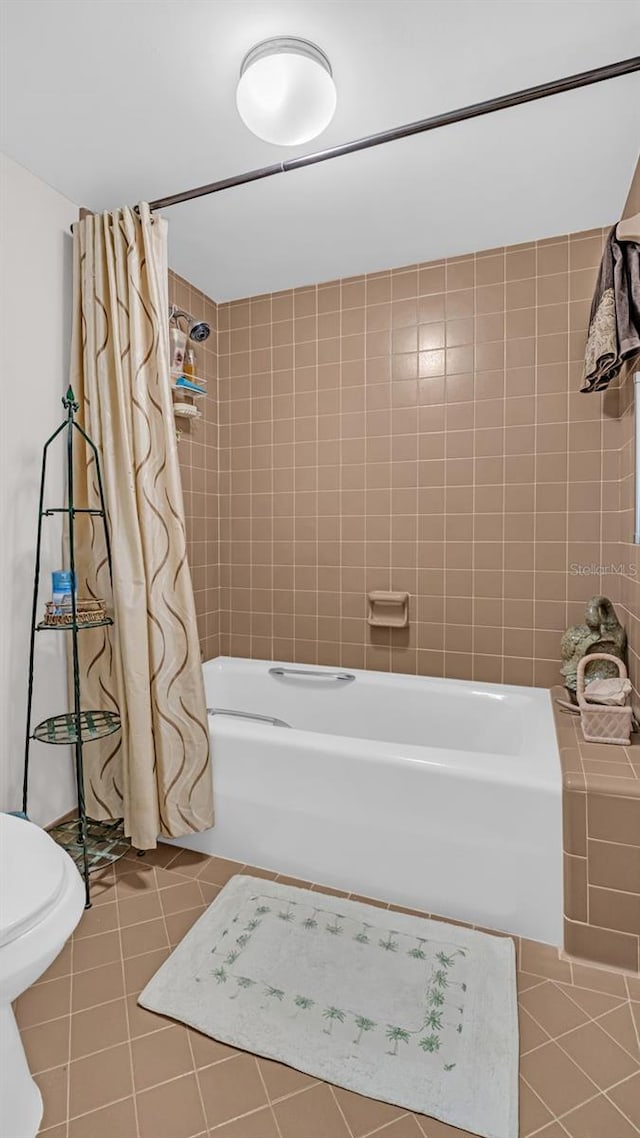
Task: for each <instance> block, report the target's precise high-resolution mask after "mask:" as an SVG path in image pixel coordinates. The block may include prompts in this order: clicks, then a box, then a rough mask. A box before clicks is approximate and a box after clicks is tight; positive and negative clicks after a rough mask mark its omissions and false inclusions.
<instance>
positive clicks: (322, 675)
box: [269, 668, 356, 684]
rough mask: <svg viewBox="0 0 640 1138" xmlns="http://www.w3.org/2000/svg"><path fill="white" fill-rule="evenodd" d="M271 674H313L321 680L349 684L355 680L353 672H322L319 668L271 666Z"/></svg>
mask: <svg viewBox="0 0 640 1138" xmlns="http://www.w3.org/2000/svg"><path fill="white" fill-rule="evenodd" d="M269 675H270V676H313V677H317V678H318V679H321V680H341V681H342V683H345V684H348V683H351V681H352V680H355V678H356V677H355V676H354V675H353V674H352V673H351V672H322V671H320V669H319V668H269Z"/></svg>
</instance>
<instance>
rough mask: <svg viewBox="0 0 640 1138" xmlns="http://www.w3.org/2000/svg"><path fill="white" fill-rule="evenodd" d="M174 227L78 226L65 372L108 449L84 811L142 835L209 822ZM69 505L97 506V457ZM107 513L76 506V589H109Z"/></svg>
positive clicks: (152, 839) (146, 214) (137, 216)
mask: <svg viewBox="0 0 640 1138" xmlns="http://www.w3.org/2000/svg"><path fill="white" fill-rule="evenodd" d="M166 243H167V227H166V222H165V221H164V220H162V219H161V218H153V219H152V218H151V215H150V211H149V207H148V205H146V203H141V205H140V206H139V207H138V212H136V211H134V210H131V209H128V208H124V209H120V210H116V211H114V212H113V213H104V214H102V215H89V216H87V217H85V218H83V219H82V221H80V222H79V223H78V224H77V225H76V226H75V227H74V331H73V346H72V363H71V383H72V386H73V389H74V391H75V393H76V397H77V398H78V400H79V403H80V413H79V418H80V421H81V423H82V425H83V426H84V428H85V430H86V431H87V433H88V434H89V435H90V436H91V437H92V438H93V440H94V442H95V443H96V445H97V447H98V449H99V452H100V458H101V464H102V473H103V481H104V490H105V497H106V502H107V513H108V521H109V529H110V534H111V544H112V549H113V574H114V578H113V615H114V622H115V623H114V626H113V628H105V629H102V628H101V629H95V630H92V631H85V632H83V633H82V634H81V637H80V641H81V644H80V650H81V667H82V675H83V681H82V691H83V702H84V703H85V706H91V707H96V708H97V707H104V708H111V709H114V708H117V709H119V711H120V715H121V718H122V732H121V735H120V736H115V740H116V741H115V743H114V741H113V740H114V736H111V737H110V738H108V739H105V740H102V741H101V742H94V743H91V744H90V745H88V746H87V747H86V748H85V752H84V753H85V780H86V796H87V809H88V812H89V814H90V815H91V816H92V817H95V818H119V817H124V819H125V828H126V832H127V834H128V835H129V836H130V837H131V840H132V842H133V844H134V845H135V846H137V847H138V848H140V849H148V848H151V847H153V846H154V845H155V843H156V837H157V836H158V834H162V835H164V836H167V837H179V836H180V835H184V834H189V833H193V832H195V831H198V830H203V829H207V828H209V827H210V826H211V825H213V798H212V779H211V769H210V755H209V731H208V725H207V712H206V703H205V695H204V685H203V678H202V665H201V661H200V649H199V641H198V631H197V626H196V614H195V605H194V599H193V589H192V584H191V575H190V572H189V566H188V563H187V548H186V534H185V523H184V510H183V502H182V489H181V483H180V471H179V465H178V456H177V450H176V438H175V427H174V419H173V412H172V404H171V389H170V377H169V345H168V324H167V311H168V298H167V260H166ZM81 462H82V465H81V466H79V467H78V468H77V469H76V471H75V480H76V484H77V492H76V504H77V506H80V507H89V508H95V507H96V506H97V504H98V497H97V485H96V472H95V464H94V463H93V462H92V461H89V462H88V463H85V460H84V457H83V458H82V459H81ZM100 531H101V526H97V525H95V524H94V520H93V519H92V518H91V516H90V515H86V514H85V515H79V518H78V527H77V533H78V549H77V554H76V563H77V566H78V590H79V593H80V595H88V596H100V597H107V598H108V597H109V596H110V595H111V588H110V584H109V579H108V565H107V560H106V551H105V549H104V544H103V539H102V534H101V532H100Z"/></svg>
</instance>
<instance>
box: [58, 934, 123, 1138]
mask: <svg viewBox="0 0 640 1138" xmlns="http://www.w3.org/2000/svg"><path fill="white" fill-rule="evenodd" d="M116 916H117V914H116ZM81 919H82V918H81ZM70 942H71V946H70V949H69V969H70V972H69V1047H68V1050H67V1062H68V1066H67V1110H66V1114H67V1117H66V1119H65V1131H66V1138H69V1115H70V1114H71V1054H72V1038H73V1035H72V1033H73V957H74V936H73V933H72V934H71V937H70Z"/></svg>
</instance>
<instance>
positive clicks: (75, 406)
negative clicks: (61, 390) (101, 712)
mask: <svg viewBox="0 0 640 1138" xmlns="http://www.w3.org/2000/svg"><path fill="white" fill-rule="evenodd" d="M62 406H63V407H66V409H67V411H68V412H69V418H71V413H72V412H73V411H79V410H80V404H79V403H76V397H75V395H74V394H73V388H72V386H71V384H69V386H68V388H67V394H66V395H63V396H62Z"/></svg>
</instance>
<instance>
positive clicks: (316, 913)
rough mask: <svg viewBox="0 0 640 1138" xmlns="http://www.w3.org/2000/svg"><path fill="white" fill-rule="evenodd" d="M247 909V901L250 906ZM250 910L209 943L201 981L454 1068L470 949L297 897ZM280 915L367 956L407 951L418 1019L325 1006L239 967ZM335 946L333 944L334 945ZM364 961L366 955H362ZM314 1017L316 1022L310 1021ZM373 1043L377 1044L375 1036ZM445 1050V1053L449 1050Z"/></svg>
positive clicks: (328, 1030)
mask: <svg viewBox="0 0 640 1138" xmlns="http://www.w3.org/2000/svg"><path fill="white" fill-rule="evenodd" d="M245 908H246V907H245ZM249 908H250V911H249V909H247V911H245V912H242V913H238V914H236V916H235V917H233V919H232V920H231V921H230V922H229V925H228V927H227V928H225V929H224V930H223V931H222V933H221V935H220V938H219V941H218V942H217V943H216V944H214V945H213V947H212V948H211V952H210V955H211V956H212V957H213V958H214V959H213V961H212V967H211V968H210V969H209V970H208V972H207V974H206V975H201V976H198V977H197V980H198V982H199V983H203V982H206V981H207V980H208V981H209V982H211V980H213V982H214V984H215V985H216V986H220V987H223V986H227V985H228V989H227V994H228V996H229V999H232V1000H237V999H238V998H239V997H242V995H243V993H251V997H253V998H256V999H258V1000H259V1001H260V1002H259V1006H260V1008H261V1009H262V1010H265V1011H268V1009H269V1007H270V1006H271V1007H273V1006H274V1005H287V1004H288V1003H291V1005H292V1008H293V1014H294V1015H296V1016H298V1015H301V1016H305V1017H306V1016H312V1017H313V1016H314V1017H317V1022H318V1026H319V1027H321V1030H322V1031H323V1033H324V1034H325V1035H328V1036H330V1037H333V1035H334V1029H335V1031H336V1033H338V1029H339V1028H342V1029H343V1030H348V1031H350V1032H351V1033H353V1031H354V1029H355V1035H353V1034H352V1036H351V1042H352V1043H353V1045H354V1046H357V1047H358V1048H360V1047H361V1046H362V1045H363V1042H366V1043H367V1044H368V1045H371V1043H373V1041H376V1044H375V1045H376V1046H377V1047H380V1044H382V1045H383V1046H384V1051H385V1054H387V1055H389V1056H391V1057H394V1058H397V1057H398V1056H399V1055H400V1054H401V1049H400V1045H401V1044H402V1045H403V1046H410V1045H412V1044H413V1045H414V1046H417V1047H418V1048H419V1049H420V1050H421V1051H422V1053H423V1054H424V1055H425V1057H426V1056H427V1055H431V1056H436V1057H437V1058H438V1061H439V1062H440V1063H441V1064H442V1068H443V1070H445V1071H452V1070H454V1069H455V1067H456V1062H455V1054H449V1053H450V1052H451V1051H452V1041H454V1040H455V1038H456V1037H459V1036H460V1035H462V1033H463V1031H464V1015H465V994H466V991H467V984H466V983H465V981H464V979H461V978H459V974H458V973H457V971H456V969H457V966H459V965H461V964H464V960H465V957H467V956H468V949H466V948H460V947H459V946H458V945H454V944H451V945H450V944H448V943H446V942H442V941H438V942H435V941H429V940H427V939H426V938H424V937H415V936H411V935H409V934H406V933H403V932H399V931H398V930H396V929H389V928H386V927H382V926H374V925H372V924H371V923H369V922H366V921H357V920H355V919H354V918H352V917H349V916H345V915H344V914H342V913H336V912H332V911H330V910H327V909H325V908H323V907H322V906H321V905H319V906H316V907H311V906H310V905H308V904H303V903H299V902H296V901H287V902H286V904H285V905H283V904H282V901H281V899H280V898H277V897H270V896H269V894H266V893H265V894H261V895H256V896H253V897H251V898H250V902H249ZM267 920H275V921H277V922H282V924H283V925H288V926H289V927H291V928H294V927H295V928H297V929H300V930H302V931H303V932H304V934H306V935H309V936H310V937H318V936H320V937H323V938H324V937H326V939H327V941H329V940H331V939H332V938H345V939H346V938H351V940H353V941H354V943H355V944H357V945H358V946H360V947H361V949H362V952H363V954H367V953H369V952H375V953H383V954H388V955H389V956H394V957H399V956H401V955H404V956H406V957H407V958H408V959H409V960H411V961H414V962H415V965H416V967H422V968H423V969H424V970H425V972H424V990H423V992H424V999H423V1006H422V1009H421V1014H420V1019H419V1023H418V1024H417V1025H415V1024H414V1025H413V1026H409V1025H406V1024H395V1023H381V1022H378V1020H375V1019H372V1018H371V1017H370V1016H367V1015H366V1014H365V1012H364V1010H363V1009H361V1008H358V1009H352V1008H347V1007H340V1006H338V1005H334V1004H328V1005H324V1004H323V1003H322V1002H321V1001H318V1000H317V999H315V998H314V997H313V996H312V995H310V994H308V993H305V992H299V991H291V992H287V991H286V990H285V989H284V988H282V987H277V986H272V985H269V984H265V983H263V982H262V981H258V980H256V979H254V978H252V977H251V976H247V975H245V974H244V970H242V969H241V970H239V971H238V972H236V971H235V967H234V966H235V965H236V964H237V963H238V961H240V962H241V961H242V955H243V952H244V951H245V949H246V948H247V947H248V945H249V944H250V943H251V942H252V940H253V938H254V937H255V936H256V935H258V934H259V932H260V929H261V928H262V927H263V923H264V922H265V921H267ZM329 951H330V946H329ZM363 967H366V961H365V960H364V959H363ZM309 1022H312V1021H309ZM370 1041H371V1042H370ZM443 1048H444V1050H445V1051H446V1052H447V1055H446V1058H447V1060H448V1061H447V1062H445V1061H444V1060H445V1055H444V1053H443Z"/></svg>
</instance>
